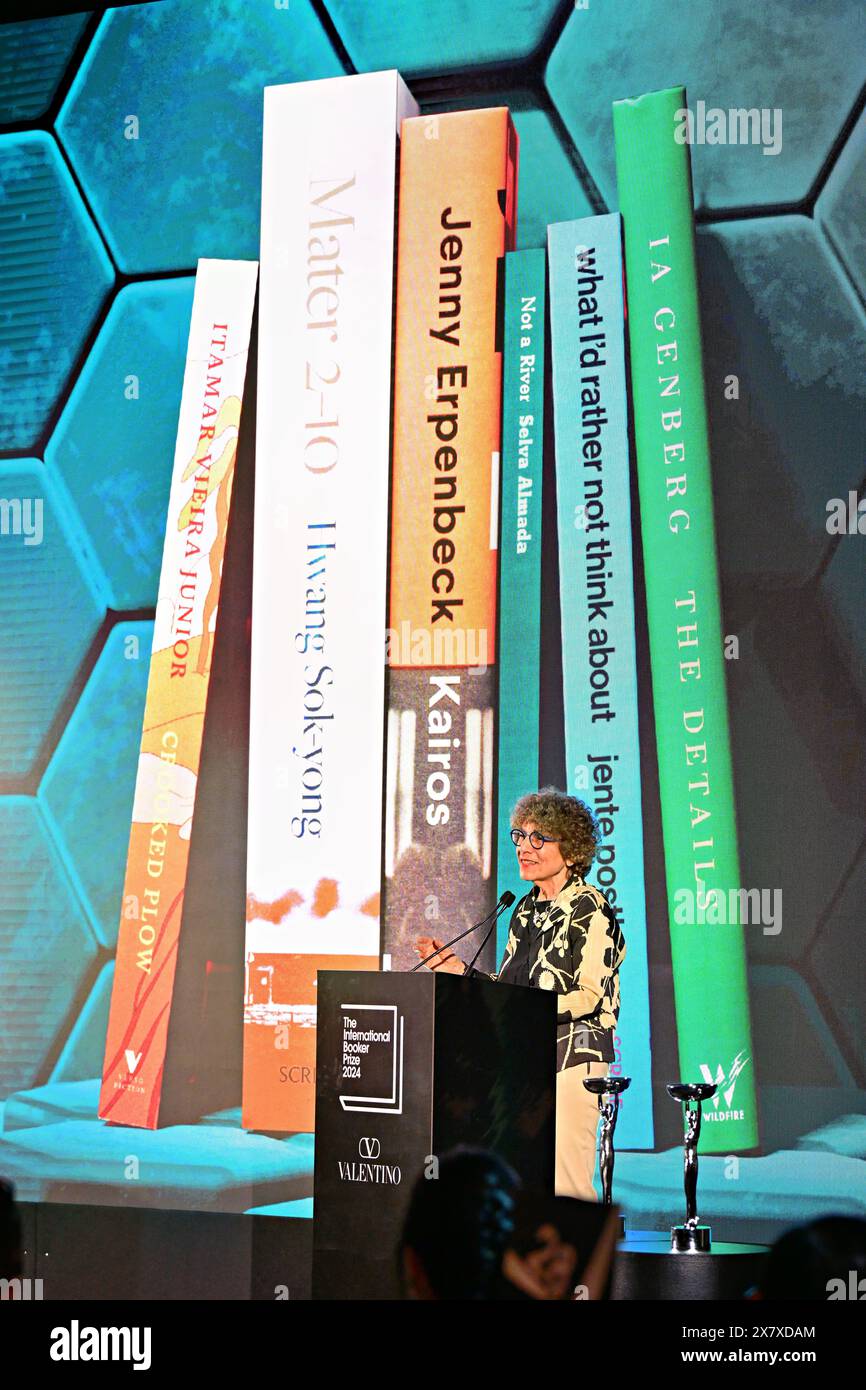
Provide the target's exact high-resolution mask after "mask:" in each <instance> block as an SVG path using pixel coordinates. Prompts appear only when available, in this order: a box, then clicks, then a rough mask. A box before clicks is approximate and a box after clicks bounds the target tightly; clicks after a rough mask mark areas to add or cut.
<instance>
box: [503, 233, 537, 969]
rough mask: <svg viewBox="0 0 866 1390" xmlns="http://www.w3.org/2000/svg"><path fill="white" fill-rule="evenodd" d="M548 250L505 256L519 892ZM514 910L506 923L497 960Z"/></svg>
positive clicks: (509, 769) (532, 734)
mask: <svg viewBox="0 0 866 1390" xmlns="http://www.w3.org/2000/svg"><path fill="white" fill-rule="evenodd" d="M544 270H545V255H544V252H543V251H514V252H511V253H509V254H508V255H507V256H506V257H505V314H504V320H503V324H504V333H503V350H502V487H501V493H500V496H501V504H502V523H501V528H500V549H499V643H498V653H499V762H498V785H497V802H498V807H499V809H498V815H497V827H498V828H497V841H498V855H497V865H498V871H499V883H498V891H499V892H500V893H501V892H503V890H504V889H506V888H509V889H511V890H512V892H517V893H518V894H520V890H521V887H522V885H521V884H520V882H519V876H518V873H517V863H516V858H515V854H514V846H513V845H512V843H511V820H510V813H511V808H512V806H513V805H514V803H515V801H516V800H517V799H518V797H520V796H524V795H525V794H526V792H529V791H535V790H536V789H537V787H538V740H539V725H538V720H539V687H540V682H541V464H542V444H543V434H544V346H545V345H544V334H545V320H544V314H545V283H544ZM510 916H511V914H510V913H505V914H504V915H503V916H502V917H500V919H499V923H498V939H497V957H496V958H497V962H498V961H499V960H500V959H501V958H502V952H503V951H504V949H505V941H506V938H507V936H508V923H509V920H510Z"/></svg>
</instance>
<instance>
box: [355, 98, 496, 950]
mask: <svg viewBox="0 0 866 1390" xmlns="http://www.w3.org/2000/svg"><path fill="white" fill-rule="evenodd" d="M402 143H403V157H402V163H401V176H400V227H399V236H398V268H397V322H396V357H395V384H394V451H393V466H392V530H391V571H390V578H391V588H390V614H389V627H388V640H387V655H388V661H389V665H390V667H391V673H390V679H389V697H388V735H387V738H388V762H387V779H386V801H385V854H384V860H385V911H384V932H383V944H382V951H383V957H384V958H385V964H386V965H390V967H391V968H392V969H396V970H405V969H407V968H409V967H410V966H412V965H414V964H415V963H416V962H417V956H416V955H415V953H414V950H413V941H414V938H415V937H416V936H418V935H429V934H431V932H432V934H433V935H436V936H445V935H447V934H449V931H450V930H451V929H453V931H457V930H459V929H460V928H462V927H464V926H470V925H471V924H472V922H474V921H476V920H478V919H479V918H481V917H483V916H484V915H485V914H486V912H487V911H488V910H489V908H490V907H491V906H492V903H493V898H494V897H495V891H496V878H495V846H494V837H493V802H494V783H493V767H494V762H495V757H494V754H495V747H494V739H495V695H496V689H495V673H494V662H495V658H496V652H495V643H496V593H497V568H498V524H499V453H500V440H501V403H502V355H501V343H500V341H499V338H500V325H501V322H502V320H501V295H502V290H503V283H502V268H503V265H504V254H505V252H506V251H509V250H512V249H513V246H514V231H515V220H516V189H517V134H516V132H515V129H514V126H513V124H512V121H511V118H510V116H509V113H508V111H507V109H506V108H504V107H499V108H494V109H491V110H485V111H466V112H455V113H449V114H448V115H442V116H428V117H418V118H414V119H410V120H406V121H404V122H403V132H402ZM476 944H480V943H476ZM474 949H475V946H474V945H473V947H472V950H473V951H474ZM481 963H482V965H487V964H488V963H489V961H488V958H487V956H485V958H484V959H483V960H482V962H481Z"/></svg>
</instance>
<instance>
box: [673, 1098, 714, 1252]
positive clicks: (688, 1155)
mask: <svg viewBox="0 0 866 1390" xmlns="http://www.w3.org/2000/svg"><path fill="white" fill-rule="evenodd" d="M667 1092H668V1095H669V1096H672V1097H673V1099H674V1100H678V1101H681V1102H682V1106H683V1121H684V1123H685V1144H684V1148H683V1186H684V1188H685V1192H686V1222H685V1225H684V1226H672V1227H671V1250H672V1251H673V1253H674V1254H678V1255H684V1254H689V1255H691V1254H694V1253H695V1252H699V1253H701V1254H706V1253H707V1251H709V1248H710V1228H709V1226H699V1225H698V1140H699V1138H700V1136H701V1104H702V1102H703V1101H705V1100H709V1099H710V1096H714V1095H715V1094H716V1087H715V1086H714V1085H712V1084H711V1083H710V1082H705V1081H678V1082H676V1083H674V1084H673V1085H671V1086H668V1088H667Z"/></svg>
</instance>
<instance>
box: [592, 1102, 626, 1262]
mask: <svg viewBox="0 0 866 1390" xmlns="http://www.w3.org/2000/svg"><path fill="white" fill-rule="evenodd" d="M583 1084H584V1086H585V1087H586V1089H587V1090H588V1091H590V1092H591V1093H592V1095H594V1096H598V1108H599V1110H600V1111H601V1139H600V1140H599V1145H598V1171H599V1173H600V1174H601V1200H602V1203H603V1205H604V1206H606V1207H609V1206H610V1205H611V1202H612V1201H613V1165H614V1161H615V1159H616V1154H615V1153H614V1148H613V1132H614V1130H615V1129H616V1121H617V1117H618V1115H619V1098H620V1096H621V1095H622V1093H623V1091H627V1090H628V1088H629V1086H630V1085H631V1077H630V1076H588V1077H586V1079H585V1080H584V1083H583ZM604 1096H607V1100H604V1099H603V1097H604ZM619 1221H620V1234H621V1235H623V1236H624V1235H625V1218H624V1217H623V1216H622V1214H620V1218H619Z"/></svg>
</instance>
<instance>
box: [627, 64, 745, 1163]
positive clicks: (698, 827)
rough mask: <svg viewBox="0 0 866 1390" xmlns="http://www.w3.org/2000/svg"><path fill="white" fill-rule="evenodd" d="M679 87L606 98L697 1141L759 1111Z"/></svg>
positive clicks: (721, 1143) (679, 1005)
mask: <svg viewBox="0 0 866 1390" xmlns="http://www.w3.org/2000/svg"><path fill="white" fill-rule="evenodd" d="M685 107H686V97H685V91H684V89H683V88H682V87H674V88H671V89H669V90H667V91H663V92H652V93H650V94H649V95H646V96H641V97H638V98H637V99H636V100H633V101H620V102H615V103H614V107H613V127H614V143H615V150H616V167H617V181H618V185H619V201H620V211H621V213H622V219H623V226H624V239H625V261H626V287H627V302H628V326H629V343H630V358H631V381H632V396H633V409H634V432H635V445H636V454H637V473H638V486H639V492H640V513H641V539H642V544H643V555H644V571H645V577H646V603H647V624H648V629H649V642H650V659H651V666H652V688H653V707H654V712H655V725H656V745H657V752H658V764H659V789H660V799H661V814H662V831H663V836H664V855H665V872H666V877H667V894H668V918H669V930H670V942H671V962H672V967H673V984H674V1004H675V1009H676V1021H677V1036H678V1047H679V1062H680V1076H679V1077H678V1078H671V1079H672V1080H673V1079H676V1080H679V1081H688V1082H702V1081H703V1082H708V1083H710V1084H712V1085H714V1086H715V1087H716V1090H715V1094H714V1095H713V1096H712V1097H711V1098H708V1099H706V1100H705V1101H704V1106H703V1117H704V1124H703V1130H702V1134H701V1150H702V1151H703V1152H707V1153H730V1152H731V1151H732V1150H736V1149H748V1148H752V1147H754V1146H755V1145H756V1144H757V1141H758V1123H757V1111H756V1095H755V1079H754V1070H753V1066H752V1044H751V1036H750V1021H749V995H748V981H747V973H746V952H745V941H744V934H743V924H742V922H741V920H740V917H741V910H740V903H741V902H742V900H743V894H742V893H741V891H740V871H739V859H738V850H737V829H736V816H735V803H734V786H733V775H732V768H731V750H730V737H729V730H728V710H727V698H726V689H725V670H724V657H723V649H722V640H723V639H722V622H721V604H720V595H719V579H718V567H717V561H716V536H715V524H714V518H713V497H712V480H711V472H710V456H709V445H708V437H707V413H706V400H705V394H704V378H703V364H702V354H701V330H700V314H699V305H698V288H697V273H696V266H695V233H694V215H693V208H692V191H691V178H690V169H689V152H688V146H687V144H685V143H683V121H682V112H683V110H684V109H685Z"/></svg>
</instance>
